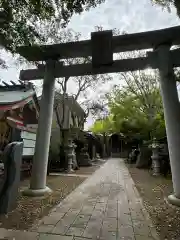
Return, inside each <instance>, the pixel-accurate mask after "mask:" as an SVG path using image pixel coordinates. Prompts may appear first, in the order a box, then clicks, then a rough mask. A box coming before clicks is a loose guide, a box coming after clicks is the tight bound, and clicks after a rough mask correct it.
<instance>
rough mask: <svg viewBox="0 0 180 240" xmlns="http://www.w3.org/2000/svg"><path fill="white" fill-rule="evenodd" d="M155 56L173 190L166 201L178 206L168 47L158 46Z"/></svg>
mask: <svg viewBox="0 0 180 240" xmlns="http://www.w3.org/2000/svg"><path fill="white" fill-rule="evenodd" d="M157 54H158V62H159V71H160V88H161V95H162V100H163V107H164V117H165V123H166V133H167V140H168V148H169V156H170V165H171V172H172V181H173V189H174V193H173V195H170V196H169V197H168V200H169V202H170V203H171V204H173V205H176V206H180V102H179V98H178V93H177V86H176V80H175V76H174V70H173V66H172V62H171V58H170V51H169V46H168V45H162V46H159V47H158V49H157Z"/></svg>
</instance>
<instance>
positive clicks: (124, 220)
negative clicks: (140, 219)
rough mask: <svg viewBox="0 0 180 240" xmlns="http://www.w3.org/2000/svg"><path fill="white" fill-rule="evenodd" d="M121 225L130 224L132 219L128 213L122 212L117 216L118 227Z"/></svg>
mask: <svg viewBox="0 0 180 240" xmlns="http://www.w3.org/2000/svg"><path fill="white" fill-rule="evenodd" d="M122 225H132V219H131V216H130V215H129V214H125V213H122V214H120V215H119V216H118V227H120V226H122Z"/></svg>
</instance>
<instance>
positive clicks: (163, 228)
mask: <svg viewBox="0 0 180 240" xmlns="http://www.w3.org/2000/svg"><path fill="white" fill-rule="evenodd" d="M127 166H128V168H129V172H130V174H131V176H132V178H133V180H134V182H135V184H136V187H137V189H138V191H139V193H140V195H141V197H142V198H143V201H144V205H145V207H146V209H147V210H148V212H149V214H150V215H151V218H152V221H153V223H154V224H155V226H156V229H157V231H158V233H159V235H160V239H162V240H175V239H176V240H177V239H180V208H177V207H174V206H171V205H170V204H168V203H167V201H166V198H167V196H168V195H169V194H170V193H172V192H173V187H172V181H171V178H170V177H168V178H167V179H166V178H164V177H163V176H160V177H153V176H152V175H150V174H149V171H148V170H143V169H137V168H135V167H134V166H132V165H127Z"/></svg>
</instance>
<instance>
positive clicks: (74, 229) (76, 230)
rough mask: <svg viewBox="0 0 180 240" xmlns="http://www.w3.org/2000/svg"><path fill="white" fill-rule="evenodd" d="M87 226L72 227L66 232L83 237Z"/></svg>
mask: <svg viewBox="0 0 180 240" xmlns="http://www.w3.org/2000/svg"><path fill="white" fill-rule="evenodd" d="M84 230H85V228H78V227H70V228H69V229H68V231H67V232H66V235H71V236H77V237H81V236H82V235H83V233H84Z"/></svg>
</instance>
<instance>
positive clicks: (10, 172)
mask: <svg viewBox="0 0 180 240" xmlns="http://www.w3.org/2000/svg"><path fill="white" fill-rule="evenodd" d="M22 152H23V143H22V142H13V143H10V144H8V145H7V146H6V147H5V149H4V152H3V155H2V161H3V163H4V175H3V178H2V180H1V182H0V214H6V213H8V212H9V211H12V210H13V209H15V208H16V201H17V196H18V187H19V183H20V173H21V164H22Z"/></svg>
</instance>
